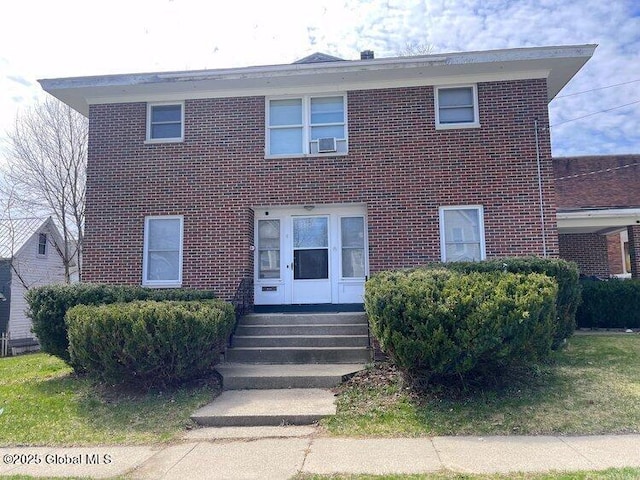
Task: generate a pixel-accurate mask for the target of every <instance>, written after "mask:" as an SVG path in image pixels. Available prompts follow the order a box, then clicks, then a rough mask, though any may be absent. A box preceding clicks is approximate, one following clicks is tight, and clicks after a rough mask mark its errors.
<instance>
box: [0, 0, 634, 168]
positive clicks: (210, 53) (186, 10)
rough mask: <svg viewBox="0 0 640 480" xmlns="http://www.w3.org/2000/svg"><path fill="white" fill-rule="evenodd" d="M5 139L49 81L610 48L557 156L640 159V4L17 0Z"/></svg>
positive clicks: (1, 46) (569, 99)
mask: <svg viewBox="0 0 640 480" xmlns="http://www.w3.org/2000/svg"><path fill="white" fill-rule="evenodd" d="M0 23H1V26H0V144H4V145H6V138H7V137H6V132H7V131H9V130H11V129H12V128H13V126H14V124H15V119H16V115H19V114H20V112H24V111H25V110H26V109H28V108H29V107H30V106H31V105H33V104H34V102H36V101H38V99H42V98H43V96H44V95H46V94H45V93H44V92H43V91H42V89H41V88H40V86H39V84H38V83H37V80H38V79H41V78H59V77H76V76H84V75H104V74H114V73H137V72H160V71H175V70H196V69H214V68H227V67H242V66H253V65H272V64H283V63H291V62H293V61H295V60H297V59H299V58H302V57H304V56H306V55H309V54H311V53H313V52H316V51H320V52H324V53H328V54H331V55H335V56H338V57H340V58H344V59H351V60H355V59H358V58H359V57H360V51H362V50H374V51H375V55H376V58H381V57H393V56H397V55H399V54H402V53H403V52H406V51H407V49H408V47H410V46H413V47H422V48H425V47H428V48H429V49H430V52H431V53H434V54H440V53H448V52H459V51H476V50H490V49H502V48H517V47H536V46H549V45H572V44H573V45H577V44H586V43H595V44H598V45H599V46H598V48H597V49H596V53H595V54H594V56H593V58H592V59H591V60H590V61H589V62H588V63H587V65H586V66H585V67H583V69H582V70H581V71H580V72H578V74H577V75H576V76H575V77H574V79H573V80H572V81H571V82H570V83H569V84H568V85H567V86H566V87H565V88H564V90H563V91H561V92H560V94H559V95H558V97H557V98H556V99H555V100H553V101H552V102H551V103H550V105H549V108H550V115H551V117H550V118H551V121H550V123H551V138H552V149H553V155H554V156H569V155H571V156H573V155H605V154H625V153H640V0H405V1H396V0H317V1H316V0H282V1H280V0H271V1H264V0H252V1H249V0H233V1H229V2H222V1H214V0H126V1H123V0H108V1H104V0H8V1H4V2H2V4H1V6H0Z"/></svg>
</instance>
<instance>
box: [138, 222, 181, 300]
mask: <svg viewBox="0 0 640 480" xmlns="http://www.w3.org/2000/svg"><path fill="white" fill-rule="evenodd" d="M151 220H180V251H179V254H178V279H177V280H147V264H148V262H147V260H148V255H149V251H148V248H147V245H148V240H149V236H148V235H149V221H151ZM143 242H144V243H143V254H142V286H143V287H165V288H171V287H181V286H182V256H183V251H184V216H183V215H153V216H148V217H145V219H144V239H143Z"/></svg>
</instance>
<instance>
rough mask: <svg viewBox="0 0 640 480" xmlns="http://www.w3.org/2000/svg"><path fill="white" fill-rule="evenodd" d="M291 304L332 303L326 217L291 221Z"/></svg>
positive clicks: (300, 218)
mask: <svg viewBox="0 0 640 480" xmlns="http://www.w3.org/2000/svg"><path fill="white" fill-rule="evenodd" d="M292 247H293V263H292V265H291V274H292V275H293V281H292V302H293V303H331V280H330V275H331V272H330V261H329V217H328V216H319V215H318V216H309V217H293V218H292Z"/></svg>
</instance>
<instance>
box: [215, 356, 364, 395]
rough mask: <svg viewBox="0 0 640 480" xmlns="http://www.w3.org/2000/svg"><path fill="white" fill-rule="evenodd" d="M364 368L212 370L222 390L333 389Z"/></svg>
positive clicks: (226, 366)
mask: <svg viewBox="0 0 640 480" xmlns="http://www.w3.org/2000/svg"><path fill="white" fill-rule="evenodd" d="M364 368H365V365H364V364H311V365H291V364H275V365H264V364H247V363H221V364H219V365H217V366H216V370H217V371H218V373H220V375H221V376H222V388H223V389H224V390H243V389H278V388H333V387H336V386H338V385H339V384H340V383H341V382H343V381H344V380H346V379H348V378H349V377H350V376H352V375H353V374H354V373H356V372H359V371H360V370H363V369H364Z"/></svg>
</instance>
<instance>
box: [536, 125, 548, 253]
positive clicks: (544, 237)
mask: <svg viewBox="0 0 640 480" xmlns="http://www.w3.org/2000/svg"><path fill="white" fill-rule="evenodd" d="M534 127H535V131H536V162H537V164H538V196H539V198H540V226H541V227H542V256H543V257H544V258H547V231H546V228H545V226H544V197H543V195H542V167H541V165H540V139H539V137H538V119H537V118H536V119H535V120H534Z"/></svg>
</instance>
